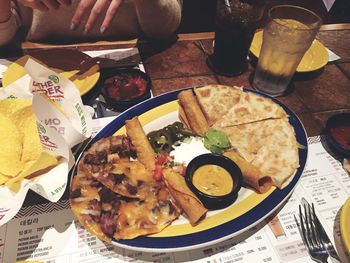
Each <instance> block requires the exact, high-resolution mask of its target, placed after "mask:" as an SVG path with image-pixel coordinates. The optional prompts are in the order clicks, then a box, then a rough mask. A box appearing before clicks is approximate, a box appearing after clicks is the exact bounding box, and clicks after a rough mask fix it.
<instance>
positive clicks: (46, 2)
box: [19, 0, 72, 11]
mask: <svg viewBox="0 0 350 263" xmlns="http://www.w3.org/2000/svg"><path fill="white" fill-rule="evenodd" d="M19 2H20V3H21V4H22V5H24V6H27V7H30V8H32V9H37V10H40V11H49V10H57V9H58V8H59V7H60V5H64V6H69V5H71V4H72V0H19Z"/></svg>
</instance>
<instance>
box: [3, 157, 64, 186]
mask: <svg viewBox="0 0 350 263" xmlns="http://www.w3.org/2000/svg"><path fill="white" fill-rule="evenodd" d="M57 163H58V161H57V158H56V157H54V156H52V155H51V154H49V153H47V152H42V153H41V155H40V157H39V158H38V159H37V160H35V161H29V162H27V163H25V165H24V168H23V170H22V172H21V173H20V174H19V175H18V176H16V177H13V178H11V179H10V180H8V181H7V182H6V183H5V185H6V186H8V187H9V188H10V189H11V190H12V191H16V186H15V185H16V183H18V182H20V181H21V180H23V179H24V178H26V177H28V176H29V175H32V174H34V173H36V174H35V175H36V176H37V175H39V174H38V172H40V171H42V172H41V174H42V173H44V172H46V171H47V170H46V169H47V168H51V167H53V166H55V165H57Z"/></svg>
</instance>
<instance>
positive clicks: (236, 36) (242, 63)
mask: <svg viewBox="0 0 350 263" xmlns="http://www.w3.org/2000/svg"><path fill="white" fill-rule="evenodd" d="M264 8H265V0H218V1H217V7H216V21H215V24H216V25H215V42H214V52H213V54H212V55H210V56H209V57H208V59H207V63H208V65H209V67H210V68H211V69H212V70H213V71H214V72H215V73H217V74H219V75H224V76H236V75H239V74H242V73H243V72H245V71H246V70H247V66H248V62H247V55H248V50H249V47H250V44H251V41H252V39H253V36H254V33H255V30H256V28H257V27H258V26H259V25H260V21H261V20H262V17H263V13H264Z"/></svg>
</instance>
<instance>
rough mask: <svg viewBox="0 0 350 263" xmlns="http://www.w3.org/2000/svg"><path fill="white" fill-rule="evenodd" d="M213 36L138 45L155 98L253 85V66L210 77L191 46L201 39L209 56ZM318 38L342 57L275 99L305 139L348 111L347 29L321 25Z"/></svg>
mask: <svg viewBox="0 0 350 263" xmlns="http://www.w3.org/2000/svg"><path fill="white" fill-rule="evenodd" d="M213 37H214V34H213V33H202V34H188V35H182V36H180V41H177V42H175V43H172V44H170V45H169V46H164V47H161V46H160V45H154V46H151V45H150V44H149V43H142V44H140V45H139V48H140V52H141V55H142V57H143V60H144V62H145V66H146V70H147V72H148V74H150V76H151V78H152V81H153V82H152V83H153V91H154V94H155V95H159V94H161V93H164V92H167V91H171V90H176V89H180V88H183V87H190V86H200V85H206V84H224V85H237V86H241V85H243V86H244V87H251V83H250V80H251V78H252V76H253V72H254V67H253V66H252V65H250V66H249V69H248V71H247V72H246V73H244V74H242V75H240V76H237V77H230V78H229V77H223V76H219V75H217V74H214V73H213V72H212V71H211V70H210V69H209V68H208V66H207V64H206V55H205V54H204V53H203V52H202V51H201V50H200V49H199V48H198V47H197V46H196V45H195V41H196V40H201V41H202V43H203V45H204V47H205V49H206V50H207V51H209V52H212V40H213ZM317 38H318V39H319V40H320V41H321V42H322V43H323V44H324V45H325V46H326V47H328V48H329V49H330V50H332V51H333V52H335V53H336V54H337V55H339V56H340V57H341V59H340V60H337V61H335V62H332V63H329V64H327V65H326V66H325V67H324V68H323V69H322V70H321V71H318V72H314V73H308V74H303V75H301V74H299V75H298V74H297V75H296V76H295V78H294V81H293V82H294V89H293V90H292V91H291V92H290V93H289V94H287V95H285V96H283V97H279V98H278V100H280V101H281V102H283V103H284V104H286V105H287V106H288V107H289V108H290V109H292V110H293V111H294V112H295V113H296V114H297V115H298V116H299V117H300V119H301V121H302V122H303V124H304V126H305V129H306V131H307V134H308V136H315V135H320V134H321V133H322V130H323V128H324V125H325V121H326V120H327V118H329V117H330V116H331V115H333V114H335V113H340V112H350V25H342V26H339V25H337V26H335V25H328V26H323V27H322V29H321V31H320V32H319V34H318V36H317Z"/></svg>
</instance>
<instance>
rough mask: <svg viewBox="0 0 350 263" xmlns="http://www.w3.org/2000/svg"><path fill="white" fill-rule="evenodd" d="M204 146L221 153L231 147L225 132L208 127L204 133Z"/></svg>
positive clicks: (213, 151)
mask: <svg viewBox="0 0 350 263" xmlns="http://www.w3.org/2000/svg"><path fill="white" fill-rule="evenodd" d="M204 147H205V148H207V149H208V150H209V151H211V152H212V153H217V154H222V153H223V152H224V151H225V150H227V149H229V148H230V147H231V143H230V141H229V139H228V138H227V136H226V134H225V133H223V132H221V131H218V130H214V129H210V130H208V131H207V132H206V133H205V134H204Z"/></svg>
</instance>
